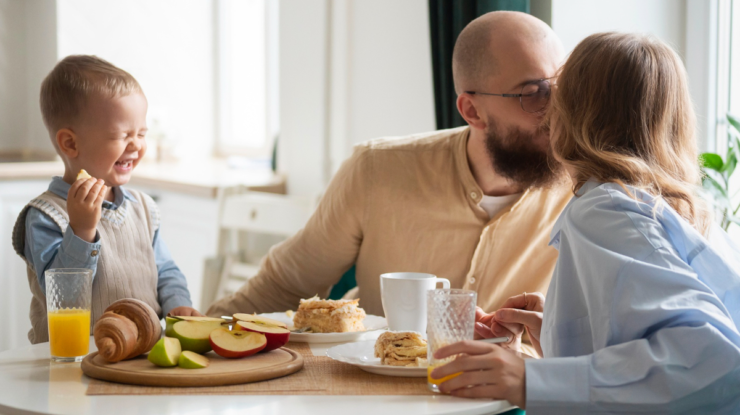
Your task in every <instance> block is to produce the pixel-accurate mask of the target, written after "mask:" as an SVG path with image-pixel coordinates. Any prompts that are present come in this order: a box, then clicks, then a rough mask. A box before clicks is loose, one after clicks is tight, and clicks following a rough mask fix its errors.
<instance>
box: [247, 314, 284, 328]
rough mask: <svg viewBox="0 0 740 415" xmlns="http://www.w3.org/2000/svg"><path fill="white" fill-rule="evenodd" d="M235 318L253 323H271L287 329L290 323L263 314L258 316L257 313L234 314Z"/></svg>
mask: <svg viewBox="0 0 740 415" xmlns="http://www.w3.org/2000/svg"><path fill="white" fill-rule="evenodd" d="M234 320H239V321H251V322H253V323H258V324H269V325H272V326H279V327H284V328H286V329H287V328H288V325H287V324H285V323H283V322H282V321H278V320H273V319H271V318H267V317H263V316H258V315H257V314H244V313H237V314H234Z"/></svg>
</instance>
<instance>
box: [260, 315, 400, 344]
mask: <svg viewBox="0 0 740 415" xmlns="http://www.w3.org/2000/svg"><path fill="white" fill-rule="evenodd" d="M260 315H261V316H265V317H267V318H271V319H274V320H277V321H281V322H283V323H285V324H287V325H288V329H290V330H293V329H294V328H295V327H293V319H292V318H291V317H288V315H287V314H285V313H265V314H260ZM362 323H363V324H364V325H365V331H353V332H347V333H290V341H292V342H302V343H343V342H354V341H357V340H360V338H361V337H362V336H363V335H364V334H365V333H368V332H371V331H375V330H380V329H384V328H387V327H388V323H387V322H386V321H385V317H380V316H374V315H367V316H365V320H364V321H363V322H362Z"/></svg>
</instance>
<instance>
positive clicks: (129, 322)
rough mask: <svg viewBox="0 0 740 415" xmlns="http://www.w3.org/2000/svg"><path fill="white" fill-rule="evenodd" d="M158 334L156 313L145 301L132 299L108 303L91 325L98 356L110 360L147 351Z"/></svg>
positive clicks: (130, 357)
mask: <svg viewBox="0 0 740 415" xmlns="http://www.w3.org/2000/svg"><path fill="white" fill-rule="evenodd" d="M161 333H162V326H160V324H159V317H157V313H155V312H154V310H153V309H152V308H151V307H150V306H149V305H148V304H147V303H145V302H143V301H140V300H136V299H134V298H124V299H123V300H118V301H116V302H115V303H113V304H111V305H110V306H109V307H108V308H106V309H105V312H104V313H103V315H102V316H100V318H99V319H98V321H96V322H95V326H94V327H93V337H95V345H96V346H97V347H98V355H99V356H101V357H103V358H104V359H105V360H107V361H109V362H111V363H115V362H118V361H121V360H126V359H132V358H134V357H136V356H139V355H141V354H143V353H146V352H148V351H149V350H151V349H152V347H154V344H155V343H157V340H159V337H160V335H161Z"/></svg>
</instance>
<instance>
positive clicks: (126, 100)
mask: <svg viewBox="0 0 740 415" xmlns="http://www.w3.org/2000/svg"><path fill="white" fill-rule="evenodd" d="M146 111H147V100H146V97H145V96H144V93H143V91H142V89H141V87H140V86H139V83H138V82H137V81H136V79H134V77H133V76H131V75H130V74H129V73H128V72H126V71H124V70H122V69H119V68H117V67H115V66H113V65H112V64H110V63H108V62H106V61H104V60H103V59H100V58H97V57H95V56H85V55H78V56H68V57H66V58H65V59H63V60H62V61H61V62H59V63H58V64H57V65H56V66H55V67H54V69H53V70H52V71H51V72H50V73H49V75H48V76H47V77H46V79H44V81H43V83H42V84H41V113H42V116H43V119H44V124H45V125H46V128H47V130H48V131H49V135H50V136H51V141H52V143H53V144H54V147H55V149H56V151H57V153H58V154H59V155H60V156H61V158H62V160H63V161H64V177H54V178H53V179H52V181H51V184H50V185H49V189H48V190H47V191H46V192H44V193H43V194H41V195H40V196H38V197H37V198H35V199H33V200H32V201H31V202H29V203H28V205H27V206H26V207H25V208H24V209H23V211H22V212H21V214H20V215H19V216H18V220H17V221H16V224H15V227H14V229H13V247H14V248H15V251H16V252H17V253H18V255H20V256H21V257H22V258H23V259H24V260H25V261H26V264H27V271H28V282H29V285H30V287H31V293H32V294H33V298H32V300H31V312H30V318H31V325H32V328H31V331H30V332H29V333H28V338H29V340H30V341H31V343H34V344H35V343H41V342H46V341H49V334H48V327H47V324H48V323H47V311H46V285H45V279H44V271H46V270H47V269H51V268H88V269H91V270H92V271H93V285H92V315H91V325H92V324H95V321H97V320H98V318H100V316H101V315H102V313H103V311H104V310H105V309H106V308H107V307H108V306H109V305H110V304H111V303H113V302H114V301H116V300H119V299H122V298H136V299H139V300H142V301H144V302H146V303H147V304H149V305H150V306H151V307H152V308H153V309H154V310H155V311H156V312H157V314H158V315H159V316H160V317H162V316H163V315H166V314H167V313H170V314H173V315H200V313H199V312H198V311H196V310H195V309H193V308H192V307H190V306H191V305H192V302H191V301H190V293H189V291H188V288H187V283H186V280H185V276H184V275H183V274H182V272H181V271H180V269H179V268H178V267H177V265H176V264H175V262H174V261H173V260H172V257H171V255H170V253H169V251H168V250H167V247H166V246H165V245H164V242H163V241H162V239H161V237H160V234H159V210H158V209H157V206H156V204H155V203H154V201H153V200H152V199H151V198H150V197H149V196H147V195H145V194H143V193H141V192H137V191H135V190H129V189H124V188H123V187H122V186H123V185H125V184H126V183H128V181H129V179H130V178H131V172H132V171H133V169H134V168H135V167H136V166H137V165H138V164H139V162H140V161H141V159H142V158H143V157H144V153H145V152H146V140H145V136H146V132H147V127H146ZM82 169H84V170H86V171H87V172H89V173H90V175H91V176H92V177H90V178H85V177H81V178H79V179H78V178H77V175H78V172H80V170H82ZM83 176H84V175H83Z"/></svg>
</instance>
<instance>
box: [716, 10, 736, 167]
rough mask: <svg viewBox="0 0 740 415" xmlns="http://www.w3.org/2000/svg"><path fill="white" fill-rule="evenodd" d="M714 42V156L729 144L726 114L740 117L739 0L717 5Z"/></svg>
mask: <svg viewBox="0 0 740 415" xmlns="http://www.w3.org/2000/svg"><path fill="white" fill-rule="evenodd" d="M718 15H719V22H718V23H719V24H718V31H719V33H718V37H717V38H718V42H717V48H718V53H717V136H716V139H717V153H718V154H721V155H723V156H724V154H725V153H726V151H727V146H728V144H729V141H728V139H729V136H728V131H727V120H726V114H727V113H728V112H730V113H732V114H735V115H736V116H740V50H738V48H740V0H722V1H720V2H719V10H718Z"/></svg>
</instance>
